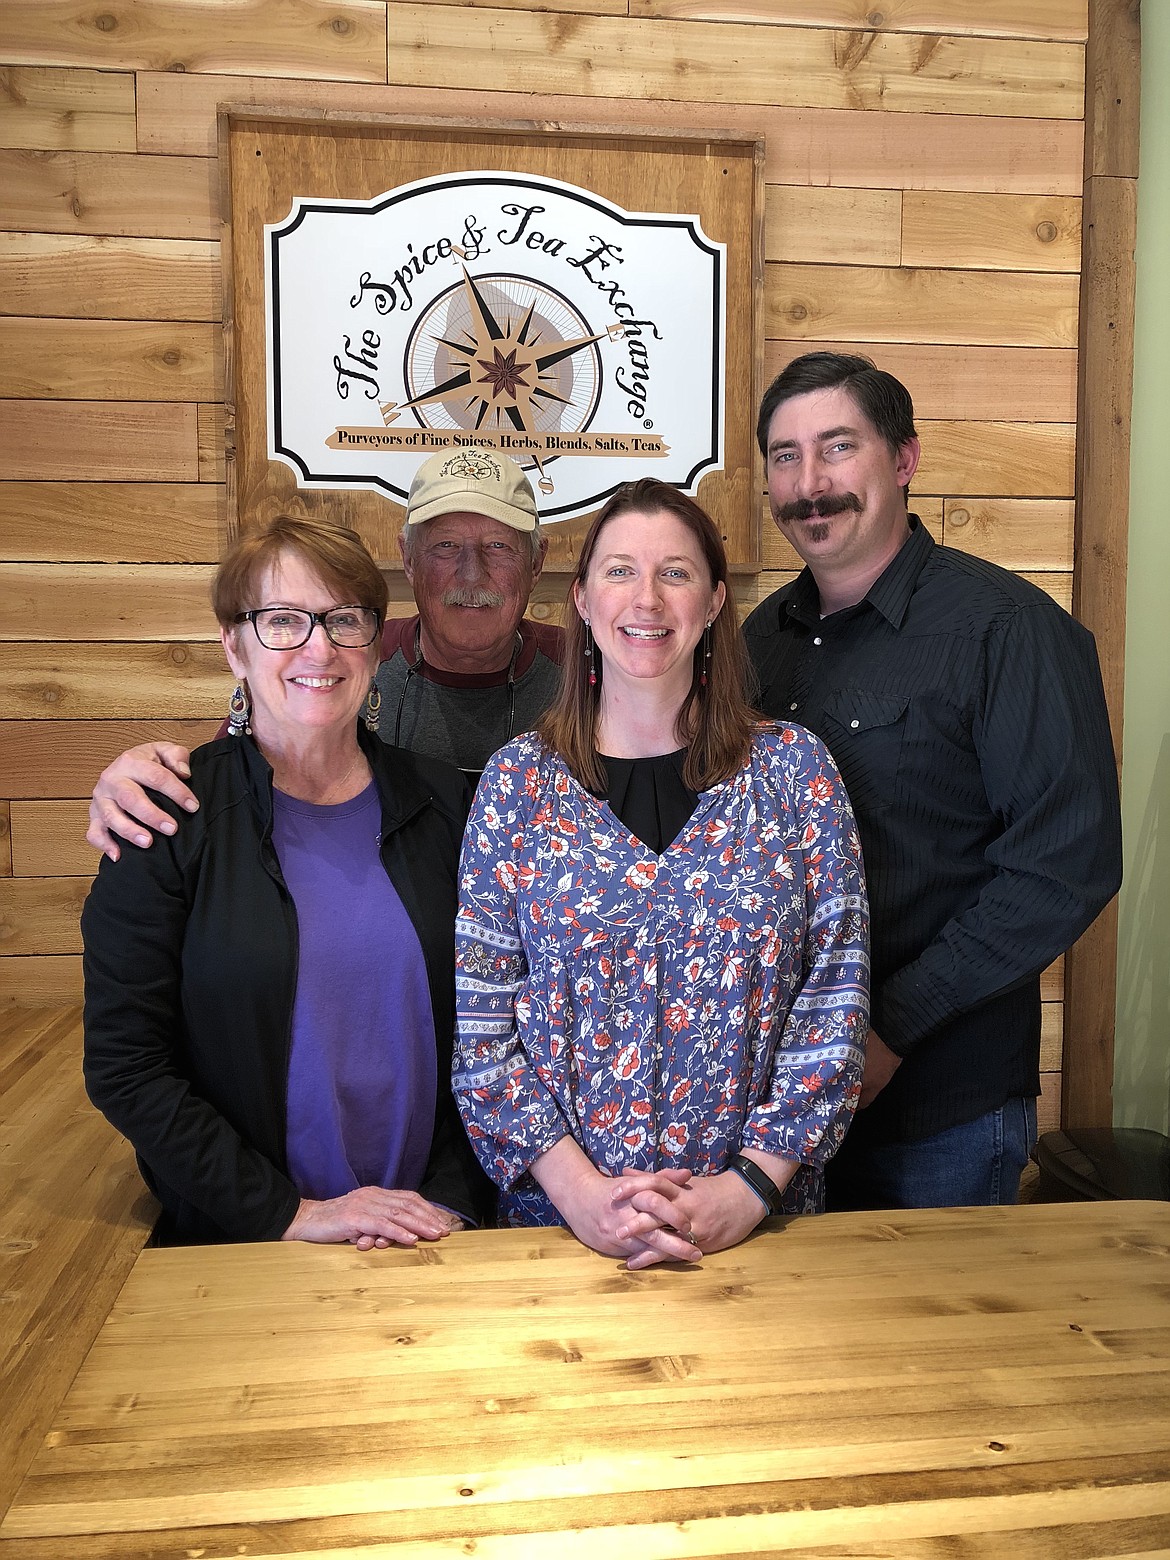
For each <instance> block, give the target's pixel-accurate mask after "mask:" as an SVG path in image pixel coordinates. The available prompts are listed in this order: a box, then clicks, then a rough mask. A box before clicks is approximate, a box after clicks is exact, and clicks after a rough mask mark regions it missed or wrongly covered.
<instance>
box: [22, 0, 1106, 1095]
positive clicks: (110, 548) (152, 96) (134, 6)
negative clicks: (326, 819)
mask: <svg viewBox="0 0 1170 1560" xmlns="http://www.w3.org/2000/svg"><path fill="white" fill-rule="evenodd" d="M1087 7H1088V0H888V3H886V4H884V5H883V6H881V7H880V8H879V9H875V8H874V7H873V6H872V5H871V4H870V3H869V0H540V3H539V4H537V3H536V0H532V3H527V0H496V3H495V4H479V3H440V0H433V3H421V0H412V3H404V0H233V3H232V4H231V5H230V6H225V5H224V4H222V0H103V4H102V5H101V6H95V5H92V4H90V3H89V0H4V4H3V6H2V7H0V316H2V317H0V831H2V832H0V999H3V1000H8V1001H14V1000H25V1001H44V1000H55V999H58V998H60V999H67V998H73V997H75V996H76V995H77V994H78V992H79V987H80V977H79V962H80V961H79V958H78V953H79V939H78V930H77V915H78V911H79V909H80V906H81V903H82V900H83V899H84V896H85V893H86V889H87V883H88V878H89V874H90V873H91V871H92V868H93V860H92V858H91V856H90V854H89V853H88V851H87V849H86V847H85V846H84V844H83V843H82V838H81V837H82V831H83V827H84V816H85V805H84V802H83V801H82V800H79V799H80V798H83V797H85V796H87V795H88V792H89V789H90V786H91V783H92V781H93V779H94V777H95V775H96V773H97V771H98V770H99V769H100V767H101V766H102V764H103V763H104V762H105V761H106V760H107V759H108V758H110V757H112V756H113V755H114V754H115V753H116V752H118V751H120V750H121V749H122V747H123V746H125V745H126V744H128V743H130V742H132V741H135V740H140V739H143V738H144V737H146V736H147V735H148V734H164V733H166V734H175V735H178V736H180V737H181V738H183V739H185V740H189V741H190V740H195V739H197V738H199V737H200V736H201V735H203V734H204V733H208V732H210V731H211V730H213V729H214V727H215V724H216V722H217V721H218V718H219V715H220V712H221V710H222V709H223V707H224V705H225V702H226V696H227V691H228V681H227V678H226V675H225V671H224V667H223V662H222V658H221V655H220V651H219V648H218V645H217V644H216V642H215V629H214V624H213V621H212V618H211V614H210V611H209V610H208V608H207V607H206V605H205V602H206V589H207V581H208V578H209V575H210V573H211V569H212V566H213V565H214V562H215V559H216V557H217V553H218V549H219V547H220V545H221V540H222V538H223V535H224V532H225V525H226V520H227V516H226V513H225V498H224V487H223V451H222V396H223V388H222V387H223V352H222V346H221V341H220V335H219V318H220V274H219V225H218V211H217V207H216V198H217V197H216V190H217V173H216V165H215V161H214V151H215V110H216V105H217V104H218V103H220V102H225V101H231V102H251V103H260V104H267V105H283V104H287V105H291V106H297V105H305V106H313V107H321V108H333V109H337V110H341V111H345V110H359V111H375V112H388V113H395V114H414V113H418V114H444V115H450V114H454V115H473V116H478V117H483V118H496V117H498V118H509V119H534V120H537V121H539V122H541V123H544V124H549V125H555V124H558V123H562V122H573V121H579V120H583V119H584V120H589V121H592V122H597V123H609V124H616V125H629V126H649V127H658V126H662V127H674V126H694V127H704V128H712V127H714V128H729V129H736V130H743V131H752V132H763V133H764V134H765V135H766V137H767V184H768V189H767V245H766V249H767V267H766V272H767V274H766V281H765V299H766V334H767V345H766V365H765V366H766V370H767V371H768V372H769V373H772V372H775V371H776V370H777V369H778V368H779V367H780V366H782V365H783V363H785V362H786V361H787V360H788V359H789V358H791V357H792V356H794V355H795V354H797V353H799V352H802V351H805V350H807V349H809V348H810V347H811V346H813V345H820V344H825V343H830V344H841V345H844V346H846V347H850V348H852V347H854V346H858V347H860V348H861V349H862V350H864V351H866V352H868V353H870V354H872V355H873V356H874V357H875V358H876V359H877V360H878V361H879V362H880V363H882V364H883V365H884V366H887V367H889V368H891V369H892V370H893V371H894V372H895V373H897V374H898V375H900V376H901V377H902V378H903V379H905V381H906V382H907V383H908V384H909V386H910V387H911V389H912V391H913V394H914V397H915V401H916V405H917V409H918V413H919V417H920V422H921V434H922V442H923V463H922V467H921V470H920V473H919V476H918V478H917V480H916V501H917V507H918V508H919V510H920V512H921V513H922V515H923V517H924V519H925V520H926V521H927V523H928V524H929V525H930V527H931V529H932V531H933V532H934V534H935V535H936V536H937V537H939V538H941V539H944V540H946V541H947V542H951V543H954V544H955V545H957V546H959V547H963V548H965V549H968V550H970V551H972V552H975V553H978V554H980V555H982V556H986V557H989V558H992V559H995V560H996V561H998V562H1001V563H1003V564H1005V565H1007V566H1008V567H1010V568H1013V569H1018V570H1020V571H1022V572H1024V573H1026V574H1027V575H1028V576H1029V577H1030V578H1032V579H1035V580H1036V581H1037V582H1038V583H1039V584H1040V585H1041V586H1042V587H1043V588H1044V589H1046V590H1048V591H1050V592H1051V594H1052V595H1053V596H1054V597H1056V599H1057V600H1059V601H1061V602H1062V603H1064V604H1065V605H1067V604H1069V602H1070V601H1071V598H1072V581H1073V572H1072V571H1073V503H1072V500H1073V470H1074V459H1075V447H1076V440H1075V425H1076V386H1077V373H1076V369H1077V332H1078V286H1079V267H1080V263H1081V260H1080V257H1081V240H1080V213H1081V192H1082V144H1083V137H1084V124H1083V119H1084V105H1085V43H1086V36H1087V28H1088V9H1087ZM764 535H765V538H766V540H765V548H766V554H765V569H764V572H763V573H762V574H760V575H759V577H758V578H756V577H751V578H749V579H746V580H745V582H744V583H743V588H742V591H741V595H742V601H741V605H742V606H744V607H747V606H750V605H752V604H753V603H754V602H755V601H757V600H759V599H760V598H761V597H762V596H763V595H764V594H765V593H767V592H768V591H769V590H771V589H773V588H774V587H775V586H776V585H777V584H778V583H779V582H780V581H781V580H782V579H784V578H787V577H788V571H790V570H791V568H792V567H793V564H794V560H793V558H792V556H791V555H790V554H789V553H788V552H787V550H786V548H785V547H784V545H783V544H782V542H781V541H780V539H779V537H778V536H777V534H776V532H775V530H774V528H773V527H772V526H771V524H770V522H768V523H766V524H765V527H764ZM562 588H563V582H560V581H550V582H548V583H547V584H546V585H545V587H544V588H543V589H542V591H541V593H540V599H539V601H538V602H537V603H536V605H535V609H534V610H535V611H536V612H537V614H538V615H546V614H551V613H554V612H555V611H556V605H555V603H556V598H557V596H558V595H559V594H560V593H561V591H562ZM396 596H397V599H398V601H399V603H400V606H401V609H402V610H406V603H407V600H408V598H407V596H406V593H405V591H404V590H403V589H402V586H401V582H399V583H398V586H397V588H396ZM1061 990H1062V988H1061V982H1060V971H1059V969H1057V970H1055V971H1053V972H1050V975H1049V978H1048V979H1047V981H1046V990H1045V994H1046V997H1047V998H1048V999H1049V1000H1048V1001H1047V1003H1046V1007H1045V1014H1046V1021H1045V1049H1044V1057H1045V1060H1044V1065H1045V1068H1046V1069H1047V1070H1048V1074H1049V1076H1048V1079H1047V1082H1048V1087H1047V1090H1046V1097H1045V1110H1044V1116H1045V1120H1046V1123H1047V1124H1051V1123H1052V1122H1054V1120H1055V1119H1056V1112H1057V1110H1058V1095H1059V1081H1060V1080H1059V1071H1058V1069H1059V1066H1060V1041H1061V1003H1060V1000H1059V999H1060V996H1061Z"/></svg>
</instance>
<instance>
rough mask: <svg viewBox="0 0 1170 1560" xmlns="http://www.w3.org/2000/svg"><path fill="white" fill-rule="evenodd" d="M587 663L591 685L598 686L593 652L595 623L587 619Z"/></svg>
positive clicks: (592, 686)
mask: <svg viewBox="0 0 1170 1560" xmlns="http://www.w3.org/2000/svg"><path fill="white" fill-rule="evenodd" d="M585 665H586V666H587V667H588V668H589V686H590V687H591V688H596V687H597V661H596V659H595V658H594V654H593V625H592V624H591V623H590V621H589V619H588V618H586V619H585Z"/></svg>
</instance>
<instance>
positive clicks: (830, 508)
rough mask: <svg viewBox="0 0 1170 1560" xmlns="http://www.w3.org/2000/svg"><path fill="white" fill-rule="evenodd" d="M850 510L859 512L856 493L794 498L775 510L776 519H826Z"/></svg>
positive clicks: (855, 512) (857, 513)
mask: <svg viewBox="0 0 1170 1560" xmlns="http://www.w3.org/2000/svg"><path fill="white" fill-rule="evenodd" d="M847 511H852V512H853V513H854V514H855V515H859V514H860V513H861V500H860V499H859V498H858V496H857V494H856V493H830V494H826V496H825V497H824V498H796V499H793V501H792V503H791V504H781V505H780V508H779V509H778V510H777V511H776V518H777V519H778V520H812V519H814V518H815V519H819V520H824V519H827V518H828V516H829V515H843V514H845V513H846V512H847Z"/></svg>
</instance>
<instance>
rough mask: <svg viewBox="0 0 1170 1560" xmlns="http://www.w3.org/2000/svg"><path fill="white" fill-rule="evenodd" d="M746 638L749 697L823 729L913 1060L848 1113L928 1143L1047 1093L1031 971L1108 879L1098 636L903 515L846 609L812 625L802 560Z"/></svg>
mask: <svg viewBox="0 0 1170 1560" xmlns="http://www.w3.org/2000/svg"><path fill="white" fill-rule="evenodd" d="M744 633H745V636H746V638H747V643H748V649H749V652H750V655H751V659H752V662H753V665H754V666H755V669H756V674H757V676H758V678H759V683H760V705H761V708H762V709H763V710H764V711H765V712H766V713H767V714H768V715H770V716H772V717H774V718H776V719H781V720H791V721H795V722H799V723H800V724H801V725H804V726H807V727H808V728H809V729H810V730H812V731H814V732H815V733H816V734H817V735H818V736H819V737H820V738H821V739H822V740H823V741H824V742H825V744H826V745H827V746H828V748H829V750H830V752H831V753H832V755H833V757H834V759H835V760H836V762H837V765H838V767H839V769H840V770H841V773H842V776H843V778H844V780H845V786H846V789H847V790H848V792H849V796H850V800H851V801H852V803H853V808H854V812H855V814H856V816H857V824H858V829H859V832H860V835H861V842H862V846H863V849H864V852H865V868H866V878H867V882H868V886H869V895H870V909H871V915H872V925H873V932H872V935H873V949H872V959H873V1005H872V1023H873V1027H874V1029H875V1030H876V1031H877V1033H878V1034H879V1035H880V1036H881V1038H882V1039H883V1040H884V1041H885V1043H886V1044H887V1045H888V1046H889V1047H890V1049H891V1050H893V1051H895V1052H897V1053H898V1054H899V1055H900V1056H902V1057H903V1058H904V1059H905V1060H904V1062H903V1065H902V1066H901V1067H900V1068H899V1069H898V1071H897V1073H896V1074H895V1075H894V1078H893V1080H892V1082H891V1083H890V1084H889V1085H887V1087H886V1088H885V1089H884V1090H883V1091H882V1093H881V1094H880V1095H879V1096H878V1098H877V1100H876V1101H875V1102H874V1104H873V1105H872V1106H871V1107H870V1108H869V1109H868V1110H866V1111H864V1112H863V1113H862V1115H861V1116H860V1117H859V1118H858V1122H859V1125H860V1124H861V1123H862V1122H863V1121H864V1122H865V1127H864V1130H865V1131H866V1132H869V1133H874V1134H875V1135H877V1136H884V1137H894V1138H915V1137H922V1136H926V1135H929V1134H931V1133H934V1132H937V1131H941V1130H943V1129H944V1128H945V1127H948V1126H953V1125H957V1124H958V1123H960V1122H963V1121H969V1120H973V1119H974V1118H975V1117H976V1116H979V1115H982V1114H984V1113H985V1112H986V1111H989V1110H994V1109H996V1108H998V1106H999V1105H1001V1104H1002V1103H1003V1102H1004V1100H1006V1099H1009V1098H1011V1097H1012V1096H1014V1095H1028V1094H1035V1093H1038V1092H1039V1042H1040V987H1039V973H1040V971H1041V970H1043V969H1044V967H1045V966H1046V965H1047V964H1049V963H1050V962H1051V961H1052V960H1053V959H1054V958H1056V957H1057V955H1058V954H1060V953H1062V952H1063V951H1064V950H1065V949H1066V948H1067V947H1068V946H1069V945H1070V944H1071V943H1072V942H1074V941H1075V940H1076V938H1077V937H1079V936H1080V934H1081V932H1082V931H1084V929H1085V928H1086V927H1087V926H1088V925H1089V923H1090V922H1091V921H1092V920H1093V918H1094V917H1095V916H1096V915H1097V913H1098V911H1099V910H1100V909H1101V908H1102V907H1103V906H1104V905H1105V904H1106V903H1107V902H1108V900H1109V899H1110V898H1111V897H1112V895H1113V894H1114V893H1115V892H1116V891H1117V887H1118V883H1119V881H1120V872H1121V825H1120V809H1119V804H1118V794H1117V774H1116V768H1115V764H1114V757H1113V746H1112V742H1111V738H1110V732H1109V720H1108V715H1107V712H1106V708H1105V697H1104V692H1103V690H1102V686H1101V674H1100V670H1099V667H1098V664H1097V655H1096V649H1095V646H1094V643H1093V637H1092V635H1091V634H1090V633H1089V632H1088V631H1087V630H1086V629H1085V628H1083V627H1082V626H1081V625H1080V624H1078V623H1077V622H1076V621H1075V620H1074V619H1073V618H1071V617H1070V616H1069V615H1068V613H1067V612H1065V611H1063V610H1062V609H1061V608H1060V607H1058V606H1057V605H1056V603H1055V602H1053V601H1052V600H1051V599H1050V598H1049V597H1048V596H1046V595H1045V594H1044V593H1043V592H1042V591H1040V590H1038V589H1037V588H1036V587H1035V586H1033V585H1031V584H1029V583H1028V582H1026V581H1024V580H1021V579H1019V578H1018V577H1017V576H1015V575H1013V574H1010V573H1008V572H1007V571H1006V570H1004V569H1000V568H998V567H996V566H995V565H994V564H989V563H985V562H984V561H982V560H981V559H979V558H973V557H970V556H968V555H967V554H965V553H961V552H956V551H955V550H953V549H952V548H949V547H939V546H937V545H936V544H935V542H934V540H933V538H932V537H931V535H930V533H929V532H928V531H927V530H926V528H925V527H924V526H922V525H921V524H919V522H918V521H917V519H916V518H915V517H913V516H912V517H911V532H910V536H909V538H908V539H907V541H906V542H905V544H904V545H903V547H902V548H901V550H900V551H899V553H898V555H897V556H896V557H895V558H894V559H893V561H892V562H891V563H890V565H889V566H888V568H887V569H886V570H885V572H884V573H883V574H882V575H881V576H880V578H879V579H878V580H877V581H875V583H874V584H873V586H872V587H871V588H870V590H869V592H868V593H867V595H866V596H865V598H864V599H863V600H862V601H861V602H860V603H859V604H858V605H857V606H854V607H849V608H846V609H845V610H844V611H841V612H834V613H832V614H830V615H829V616H828V617H825V618H822V617H821V616H820V598H819V594H818V591H817V587H816V582H815V581H814V579H813V577H812V574H811V572H810V571H809V570H808V569H805V570H804V571H803V573H801V574H800V575H799V577H798V578H797V579H795V580H794V581H792V583H791V584H789V585H787V586H785V587H784V588H783V589H781V590H779V591H777V592H775V593H774V594H773V595H771V596H769V597H768V598H767V600H766V601H764V602H762V603H761V605H760V606H759V607H757V608H756V610H755V611H754V612H753V613H752V615H751V616H750V617H749V618H748V620H747V623H746V624H745V626H744ZM867 1118H868V1119H867Z"/></svg>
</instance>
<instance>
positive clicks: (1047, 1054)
mask: <svg viewBox="0 0 1170 1560" xmlns="http://www.w3.org/2000/svg"><path fill="white" fill-rule="evenodd" d="M1063 1036H1064V1004H1063V1003H1062V1002H1041V1004H1040V1071H1041V1072H1059V1071H1060V1052H1061V1046H1062V1043H1063Z"/></svg>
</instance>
